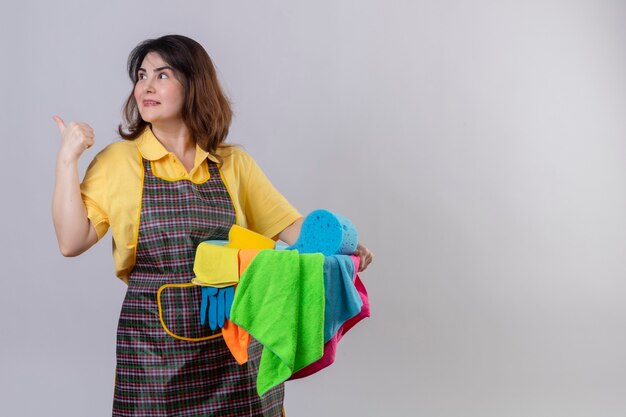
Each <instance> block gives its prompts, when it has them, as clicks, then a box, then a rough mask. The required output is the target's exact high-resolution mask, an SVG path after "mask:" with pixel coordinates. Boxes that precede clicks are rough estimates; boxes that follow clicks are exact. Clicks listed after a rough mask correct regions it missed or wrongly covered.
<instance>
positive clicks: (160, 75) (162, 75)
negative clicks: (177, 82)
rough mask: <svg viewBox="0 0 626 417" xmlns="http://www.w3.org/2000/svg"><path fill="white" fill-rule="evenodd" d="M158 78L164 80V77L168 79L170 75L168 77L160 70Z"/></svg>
mask: <svg viewBox="0 0 626 417" xmlns="http://www.w3.org/2000/svg"><path fill="white" fill-rule="evenodd" d="M159 78H160V79H162V80H165V79H168V78H170V77H168V76H167V74H165V73H163V72H162V73H160V74H159Z"/></svg>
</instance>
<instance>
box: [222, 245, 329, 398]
mask: <svg viewBox="0 0 626 417" xmlns="http://www.w3.org/2000/svg"><path fill="white" fill-rule="evenodd" d="M323 268H324V256H323V255H322V254H303V255H301V254H299V253H298V252H297V251H291V250H284V251H276V250H263V251H261V252H259V254H258V255H257V256H256V257H255V258H254V259H253V260H252V262H251V263H250V265H249V266H248V268H247V269H246V270H245V272H244V273H243V275H242V276H241V278H240V280H239V285H238V287H237V291H236V292H235V300H234V301H233V306H232V310H231V316H230V319H231V321H232V322H233V323H235V324H237V325H238V326H240V327H242V328H244V329H245V330H246V331H247V332H248V333H250V334H251V335H252V337H254V338H255V339H256V340H258V341H259V342H260V343H261V344H262V345H263V346H264V347H263V353H262V354H261V363H260V365H259V372H258V376H257V391H258V393H259V395H261V396H262V395H263V394H264V393H265V392H266V391H268V390H269V389H271V388H272V387H274V386H276V385H278V384H280V383H281V382H284V381H285V380H287V379H288V378H289V377H290V376H291V375H292V374H293V373H294V372H296V371H298V370H300V369H302V368H304V367H306V366H307V365H309V364H311V363H313V362H315V361H316V360H318V359H320V358H321V357H322V355H323V352H324V341H323V339H324V280H323Z"/></svg>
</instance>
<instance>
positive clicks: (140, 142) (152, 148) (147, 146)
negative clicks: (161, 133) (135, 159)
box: [136, 126, 219, 165]
mask: <svg viewBox="0 0 626 417" xmlns="http://www.w3.org/2000/svg"><path fill="white" fill-rule="evenodd" d="M136 142H137V148H139V152H140V153H141V156H143V157H144V158H145V159H147V160H148V161H156V160H157V159H161V158H163V157H164V156H165V155H167V154H168V151H167V149H165V146H163V144H162V143H161V142H159V140H158V139H157V138H156V136H154V133H152V129H151V128H150V126H146V128H145V129H144V131H143V132H142V133H141V135H139V137H138V138H137V139H136ZM206 158H208V159H210V160H211V161H213V162H219V161H218V159H217V158H216V157H215V156H214V155H211V154H210V153H209V152H207V151H205V150H204V149H202V148H200V147H199V146H198V145H197V144H196V161H202V160H204V159H206ZM196 165H197V164H196Z"/></svg>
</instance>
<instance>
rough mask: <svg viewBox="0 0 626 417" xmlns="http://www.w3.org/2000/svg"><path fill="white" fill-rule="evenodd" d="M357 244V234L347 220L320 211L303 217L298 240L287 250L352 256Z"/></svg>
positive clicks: (326, 211)
mask: <svg viewBox="0 0 626 417" xmlns="http://www.w3.org/2000/svg"><path fill="white" fill-rule="evenodd" d="M358 242H359V234H358V232H357V230H356V227H354V224H352V222H351V221H350V220H348V218H346V217H344V216H342V215H340V214H337V213H332V212H330V211H328V210H321V209H320V210H315V211H312V212H311V213H309V215H308V216H306V217H305V219H304V221H303V222H302V228H301V230H300V235H299V237H298V240H297V241H296V243H295V244H294V245H293V246H291V247H290V248H289V249H297V250H298V251H300V252H302V253H316V252H319V253H322V254H324V255H325V256H330V255H352V254H353V253H354V251H355V250H356V246H357V243H358Z"/></svg>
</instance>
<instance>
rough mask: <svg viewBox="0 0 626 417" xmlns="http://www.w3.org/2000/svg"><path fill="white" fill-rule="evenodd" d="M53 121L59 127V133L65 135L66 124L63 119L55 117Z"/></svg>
mask: <svg viewBox="0 0 626 417" xmlns="http://www.w3.org/2000/svg"><path fill="white" fill-rule="evenodd" d="M53 119H54V121H55V122H56V123H57V126H58V127H59V132H60V133H63V131H64V130H65V122H64V121H63V119H61V118H60V117H59V116H54V117H53Z"/></svg>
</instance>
